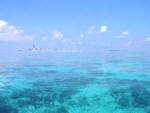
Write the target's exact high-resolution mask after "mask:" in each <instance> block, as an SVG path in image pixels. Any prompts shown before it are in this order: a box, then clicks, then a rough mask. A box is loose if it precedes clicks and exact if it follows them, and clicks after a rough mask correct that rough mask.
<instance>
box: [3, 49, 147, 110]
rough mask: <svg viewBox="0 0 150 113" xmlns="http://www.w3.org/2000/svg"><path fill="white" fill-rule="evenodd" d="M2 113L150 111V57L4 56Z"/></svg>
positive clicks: (59, 54) (38, 54) (122, 55)
mask: <svg viewBox="0 0 150 113" xmlns="http://www.w3.org/2000/svg"><path fill="white" fill-rule="evenodd" d="M0 57H1V59H0V113H150V56H149V55H143V54H138V55H135V54H134V55H125V54H123V53H121V52H105V53H95V54H89V53H86V54H85V53H16V54H15V55H10V56H7V57H6V56H5V55H1V56H0Z"/></svg>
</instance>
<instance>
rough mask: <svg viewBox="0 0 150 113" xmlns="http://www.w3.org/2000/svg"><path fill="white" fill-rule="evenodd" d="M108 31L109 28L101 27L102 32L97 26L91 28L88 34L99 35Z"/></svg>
mask: <svg viewBox="0 0 150 113" xmlns="http://www.w3.org/2000/svg"><path fill="white" fill-rule="evenodd" d="M106 31H107V26H105V25H103V26H101V27H100V30H96V26H91V27H90V29H89V30H88V34H99V33H103V32H106Z"/></svg>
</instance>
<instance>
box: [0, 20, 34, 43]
mask: <svg viewBox="0 0 150 113" xmlns="http://www.w3.org/2000/svg"><path fill="white" fill-rule="evenodd" d="M33 39H34V35H27V34H25V33H24V31H23V30H22V29H20V28H19V27H16V26H14V25H8V23H7V22H6V21H3V20H0V40H5V41H8V40H33Z"/></svg>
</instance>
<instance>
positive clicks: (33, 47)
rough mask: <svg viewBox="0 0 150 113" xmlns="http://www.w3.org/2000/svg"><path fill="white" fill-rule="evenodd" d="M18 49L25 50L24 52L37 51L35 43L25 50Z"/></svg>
mask: <svg viewBox="0 0 150 113" xmlns="http://www.w3.org/2000/svg"><path fill="white" fill-rule="evenodd" d="M18 51H25V52H35V51H38V49H37V48H36V47H35V45H34V44H33V46H32V48H31V49H26V50H18Z"/></svg>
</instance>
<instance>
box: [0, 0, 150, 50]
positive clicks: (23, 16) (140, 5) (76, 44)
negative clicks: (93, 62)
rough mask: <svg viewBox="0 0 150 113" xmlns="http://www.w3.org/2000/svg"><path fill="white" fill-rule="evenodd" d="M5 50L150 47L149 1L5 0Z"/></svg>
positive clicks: (1, 20) (0, 31) (0, 11)
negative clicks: (32, 47) (34, 47)
mask: <svg viewBox="0 0 150 113" xmlns="http://www.w3.org/2000/svg"><path fill="white" fill-rule="evenodd" d="M0 2H1V3H0V43H1V44H0V50H3V51H5V50H7V49H8V50H16V49H20V48H30V47H31V45H32V44H33V43H35V44H36V45H37V46H38V47H39V48H43V49H44V48H49V49H63V48H64V49H83V50H100V49H110V48H113V49H130V50H131V49H132V50H137V49H138V50H139V49H141V50H148V49H149V48H150V21H149V20H150V14H149V12H150V1H149V0H82V1H81V0H74V1H73V0H43V1H41V0H21V1H20V0H1V1H0Z"/></svg>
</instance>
